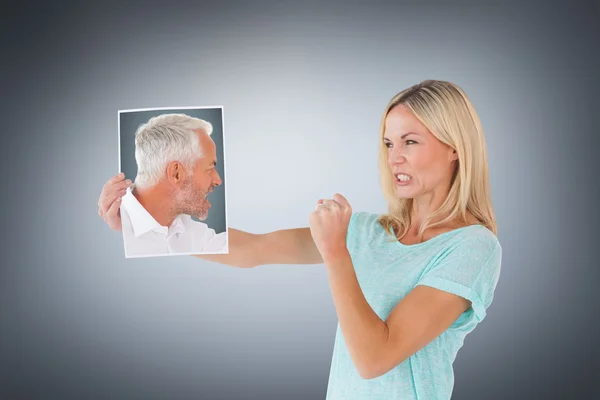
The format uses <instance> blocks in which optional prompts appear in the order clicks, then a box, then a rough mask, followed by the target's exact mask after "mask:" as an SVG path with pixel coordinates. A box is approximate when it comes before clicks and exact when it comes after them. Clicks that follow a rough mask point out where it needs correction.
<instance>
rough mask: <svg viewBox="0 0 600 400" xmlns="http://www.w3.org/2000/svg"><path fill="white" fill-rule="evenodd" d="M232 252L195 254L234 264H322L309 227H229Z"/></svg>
mask: <svg viewBox="0 0 600 400" xmlns="http://www.w3.org/2000/svg"><path fill="white" fill-rule="evenodd" d="M228 234H229V254H206V255H202V254H197V255H194V257H198V258H202V259H204V260H208V261H214V262H217V263H220V264H227V265H231V266H233V267H240V268H252V267H257V266H259V265H268V264H321V263H322V262H323V260H322V258H321V254H320V253H319V251H318V250H317V247H316V246H315V243H314V241H313V238H312V236H311V234H310V228H296V229H283V230H278V231H274V232H270V233H264V234H254V233H248V232H244V231H240V230H238V229H233V228H229V229H228Z"/></svg>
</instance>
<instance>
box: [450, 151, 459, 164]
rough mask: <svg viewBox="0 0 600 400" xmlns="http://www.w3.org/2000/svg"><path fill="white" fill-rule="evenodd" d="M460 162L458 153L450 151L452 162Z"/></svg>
mask: <svg viewBox="0 0 600 400" xmlns="http://www.w3.org/2000/svg"><path fill="white" fill-rule="evenodd" d="M456 160H458V152H457V151H456V150H455V149H452V148H451V149H450V161H456Z"/></svg>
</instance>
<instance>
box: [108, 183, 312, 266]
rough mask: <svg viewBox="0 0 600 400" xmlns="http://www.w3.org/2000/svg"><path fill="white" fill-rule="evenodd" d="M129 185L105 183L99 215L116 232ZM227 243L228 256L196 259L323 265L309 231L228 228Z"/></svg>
mask: <svg viewBox="0 0 600 400" xmlns="http://www.w3.org/2000/svg"><path fill="white" fill-rule="evenodd" d="M130 185H131V182H130V181H126V180H125V177H124V176H115V177H113V178H112V179H110V180H109V181H108V182H106V184H105V185H104V187H103V188H102V192H101V193H100V198H99V200H98V215H100V216H101V217H102V218H103V219H104V221H105V222H106V223H107V225H108V226H109V227H110V228H111V229H113V230H115V231H120V230H121V229H122V227H121V216H120V213H119V206H120V204H119V203H118V202H117V200H119V199H121V197H123V196H124V195H125V189H126V188H127V187H129V186H130ZM228 241H229V254H204V255H203V254H197V255H194V257H198V258H202V259H204V260H208V261H213V262H217V263H220V264H227V265H231V266H233V267H240V268H251V267H257V266H259V265H267V264H321V263H323V259H322V258H321V254H320V253H319V250H318V249H317V246H316V245H315V243H314V241H313V238H312V235H311V233H310V228H308V227H307V228H296V229H283V230H278V231H274V232H270V233H264V234H254V233H249V232H244V231H241V230H238V229H234V228H229V229H228Z"/></svg>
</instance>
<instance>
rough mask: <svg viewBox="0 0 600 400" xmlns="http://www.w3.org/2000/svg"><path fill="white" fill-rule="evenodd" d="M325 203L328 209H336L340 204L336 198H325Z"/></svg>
mask: <svg viewBox="0 0 600 400" xmlns="http://www.w3.org/2000/svg"><path fill="white" fill-rule="evenodd" d="M323 205H325V207H327V208H328V209H334V208H337V207H338V206H339V204H338V203H337V202H336V201H335V200H331V199H325V200H323Z"/></svg>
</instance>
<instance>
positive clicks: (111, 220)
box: [105, 198, 121, 229]
mask: <svg viewBox="0 0 600 400" xmlns="http://www.w3.org/2000/svg"><path fill="white" fill-rule="evenodd" d="M120 206H121V198H118V199H116V200H115V201H114V202H113V203H112V205H111V206H110V207H109V208H108V210H107V211H106V215H105V220H106V223H107V224H108V226H110V227H111V228H113V229H114V228H115V227H117V226H118V224H119V218H120V217H119V214H118V213H119V208H120Z"/></svg>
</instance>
